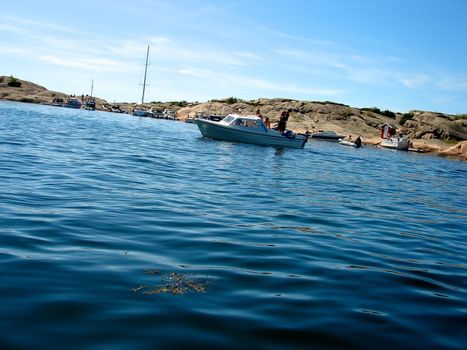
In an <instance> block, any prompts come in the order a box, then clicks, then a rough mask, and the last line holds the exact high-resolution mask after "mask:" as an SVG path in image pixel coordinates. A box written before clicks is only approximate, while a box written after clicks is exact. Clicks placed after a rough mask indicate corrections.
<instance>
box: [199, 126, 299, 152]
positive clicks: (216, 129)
mask: <svg viewBox="0 0 467 350" xmlns="http://www.w3.org/2000/svg"><path fill="white" fill-rule="evenodd" d="M195 122H196V124H197V125H198V128H199V130H200V131H201V134H202V135H203V136H204V137H209V138H212V139H215V140H221V141H230V142H240V143H250V144H254V145H261V146H277V147H288V148H303V147H305V143H306V141H307V138H306V137H305V136H302V135H295V137H293V138H292V137H291V138H289V137H287V136H284V135H283V134H281V133H280V132H277V131H274V130H267V131H256V130H254V129H253V128H236V127H231V126H226V125H222V124H219V123H218V122H215V121H210V120H204V119H196V120H195ZM248 129H249V130H248Z"/></svg>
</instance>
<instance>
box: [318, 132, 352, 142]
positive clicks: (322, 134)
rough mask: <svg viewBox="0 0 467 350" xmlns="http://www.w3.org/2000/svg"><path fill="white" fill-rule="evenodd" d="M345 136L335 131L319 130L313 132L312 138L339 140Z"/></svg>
mask: <svg viewBox="0 0 467 350" xmlns="http://www.w3.org/2000/svg"><path fill="white" fill-rule="evenodd" d="M344 137H345V136H343V135H338V134H336V133H334V132H329V131H324V132H317V133H315V134H311V138H313V139H316V140H323V141H336V142H337V141H339V139H343V138H344Z"/></svg>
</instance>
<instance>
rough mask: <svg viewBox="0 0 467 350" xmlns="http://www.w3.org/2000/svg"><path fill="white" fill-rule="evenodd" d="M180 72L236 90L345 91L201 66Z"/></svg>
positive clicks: (322, 92) (334, 92) (285, 91)
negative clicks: (225, 71)
mask: <svg viewBox="0 0 467 350" xmlns="http://www.w3.org/2000/svg"><path fill="white" fill-rule="evenodd" d="M179 73H180V74H183V75H189V76H193V77H197V78H202V79H206V80H209V81H211V82H214V83H216V84H221V85H224V86H230V87H231V88H232V89H233V90H235V89H236V88H238V87H241V88H243V89H244V88H249V89H257V90H262V91H269V92H276V93H298V94H304V95H320V96H328V97H330V96H337V95H340V94H342V93H344V91H343V90H341V89H332V88H317V87H310V86H301V85H299V84H294V83H290V82H283V81H280V82H275V81H269V80H264V79H260V78H252V77H250V76H243V75H238V74H227V73H221V72H215V71H212V70H207V69H200V68H185V69H180V70H179Z"/></svg>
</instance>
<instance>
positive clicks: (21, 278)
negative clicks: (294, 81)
mask: <svg viewBox="0 0 467 350" xmlns="http://www.w3.org/2000/svg"><path fill="white" fill-rule="evenodd" d="M0 132H1V134H0V277H1V278H0V348H44V349H50V348H89V349H101V348H111V349H155V348H206V349H207V348H212V349H218V348H232V349H239V348H263V349H265V348H267V349H284V348H306V349H312V348H317V349H320V348H341V349H351V348H355V349H357V348H358V349H374V348H378V349H379V348H391V349H409V348H412V349H413V348H420V349H441V348H443V349H465V344H466V342H467V332H466V326H467V294H466V288H467V270H466V267H467V258H466V256H467V251H466V232H467V186H466V184H467V181H466V180H467V164H466V163H462V162H460V161H453V160H447V159H443V158H438V157H433V156H428V155H420V154H411V153H405V152H397V151H390V150H379V149H375V148H362V149H353V148H350V147H343V146H340V145H338V144H334V143H325V142H319V141H311V142H309V143H308V144H307V145H306V147H305V149H304V150H293V149H283V150H280V149H275V148H270V147H259V146H254V145H244V144H233V143H225V142H219V141H212V140H207V139H202V138H201V137H200V133H199V131H198V129H197V127H196V126H195V125H193V124H184V123H180V122H173V121H166V120H154V119H140V118H137V117H133V116H129V115H119V114H110V113H103V112H90V111H80V110H70V109H63V108H57V107H56V108H54V107H47V106H38V105H29V104H18V103H10V102H0Z"/></svg>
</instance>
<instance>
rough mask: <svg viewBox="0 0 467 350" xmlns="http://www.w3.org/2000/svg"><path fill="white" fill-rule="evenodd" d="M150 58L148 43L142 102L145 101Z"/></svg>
mask: <svg viewBox="0 0 467 350" xmlns="http://www.w3.org/2000/svg"><path fill="white" fill-rule="evenodd" d="M148 58H149V45H148V52H147V53H146V67H145V68H144V82H143V96H142V97H141V104H143V103H144V91H145V90H146V74H147V73H148Z"/></svg>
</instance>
